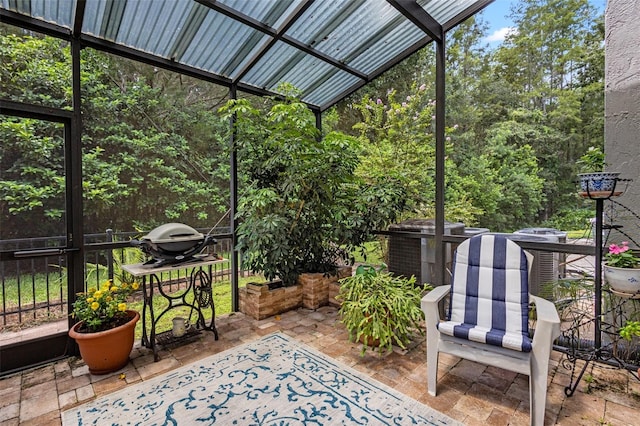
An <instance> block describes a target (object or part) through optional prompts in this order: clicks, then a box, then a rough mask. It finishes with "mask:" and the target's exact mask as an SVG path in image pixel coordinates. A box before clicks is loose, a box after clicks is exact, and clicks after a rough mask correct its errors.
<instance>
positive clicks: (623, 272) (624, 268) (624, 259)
mask: <svg viewBox="0 0 640 426" xmlns="http://www.w3.org/2000/svg"><path fill="white" fill-rule="evenodd" d="M604 258H605V263H604V279H605V281H606V282H607V283H608V284H609V286H610V287H611V289H612V290H613V291H616V292H619V293H624V294H636V293H640V268H639V267H638V266H639V265H640V258H638V257H637V256H636V255H635V254H634V252H633V251H632V250H631V248H630V247H629V243H628V242H626V241H623V242H622V243H621V244H620V245H618V244H611V245H609V251H608V252H607V253H606V254H605V255H604Z"/></svg>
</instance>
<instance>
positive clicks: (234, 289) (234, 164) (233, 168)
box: [229, 84, 240, 312]
mask: <svg viewBox="0 0 640 426" xmlns="http://www.w3.org/2000/svg"><path fill="white" fill-rule="evenodd" d="M237 98H238V93H237V89H236V85H235V84H232V85H231V86H230V88H229V99H237ZM235 124H236V117H235V115H234V116H232V117H231V118H230V119H229V127H230V130H231V137H230V139H229V147H230V149H229V153H230V154H229V157H230V158H229V162H230V169H229V172H230V177H229V190H230V191H229V192H230V194H231V195H230V197H231V199H230V200H229V201H230V203H229V204H230V208H229V225H231V311H232V312H238V309H239V301H240V297H239V294H238V269H239V261H238V260H239V256H238V251H237V250H236V246H237V243H238V234H237V227H238V221H237V219H236V213H237V211H238V152H237V149H236V136H237V135H236V130H235Z"/></svg>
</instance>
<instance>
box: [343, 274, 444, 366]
mask: <svg viewBox="0 0 640 426" xmlns="http://www.w3.org/2000/svg"><path fill="white" fill-rule="evenodd" d="M431 288H432V287H431V286H429V285H428V284H425V285H423V286H420V285H416V279H415V277H411V278H404V277H400V276H394V275H393V274H391V273H389V272H386V271H384V270H383V268H379V269H376V268H374V267H373V266H359V267H358V268H357V269H356V273H355V275H353V276H350V277H347V278H343V279H342V280H340V291H339V293H338V295H337V296H336V299H337V300H339V301H340V302H341V303H342V304H341V306H340V316H341V318H342V320H341V321H342V323H343V324H344V325H345V326H346V327H347V330H348V331H349V338H350V339H351V340H352V341H354V342H362V354H363V355H364V353H365V352H366V350H367V348H369V347H372V346H375V345H374V343H377V342H379V345H378V352H380V353H383V352H384V351H390V350H391V347H392V345H393V344H396V345H398V346H400V347H401V348H403V349H404V348H406V345H407V344H408V343H409V342H410V341H411V336H412V333H413V332H414V331H416V330H417V331H418V332H420V333H424V330H423V328H424V327H423V326H422V325H421V321H422V320H423V319H424V314H423V312H422V309H420V300H421V298H422V296H423V294H424V293H425V292H426V291H428V290H431Z"/></svg>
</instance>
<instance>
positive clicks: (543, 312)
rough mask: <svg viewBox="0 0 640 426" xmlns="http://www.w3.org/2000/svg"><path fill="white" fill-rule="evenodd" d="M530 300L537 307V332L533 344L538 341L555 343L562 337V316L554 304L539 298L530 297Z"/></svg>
mask: <svg viewBox="0 0 640 426" xmlns="http://www.w3.org/2000/svg"><path fill="white" fill-rule="evenodd" d="M529 299H530V300H531V301H532V302H533V303H535V305H536V314H537V321H536V331H535V333H534V335H533V344H534V346H535V344H536V342H537V341H550V342H553V341H554V340H555V339H556V338H558V336H560V316H558V310H557V309H556V306H555V305H554V304H553V302H550V301H548V300H546V299H543V298H541V297H538V296H532V295H529Z"/></svg>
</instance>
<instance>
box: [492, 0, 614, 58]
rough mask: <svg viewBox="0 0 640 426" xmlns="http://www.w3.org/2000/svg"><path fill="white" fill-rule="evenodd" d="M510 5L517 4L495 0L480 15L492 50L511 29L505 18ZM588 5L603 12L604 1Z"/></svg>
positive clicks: (592, 2)
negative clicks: (487, 26) (486, 26)
mask: <svg viewBox="0 0 640 426" xmlns="http://www.w3.org/2000/svg"><path fill="white" fill-rule="evenodd" d="M512 3H517V0H495V1H494V2H493V3H491V4H490V5H489V6H487V7H485V8H484V9H483V12H482V15H483V17H484V20H485V21H486V22H487V23H488V24H489V31H488V36H487V38H486V39H485V40H484V41H485V42H486V43H489V46H491V47H492V48H495V47H497V46H499V45H500V43H502V41H503V40H504V38H505V36H506V35H507V33H508V31H509V30H510V29H511V28H513V22H512V21H511V20H510V19H509V18H508V17H507V16H508V15H509V14H510V9H511V4H512ZM590 3H591V4H592V5H593V6H594V7H595V8H596V9H597V10H598V11H600V12H604V8H605V4H606V0H590Z"/></svg>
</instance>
